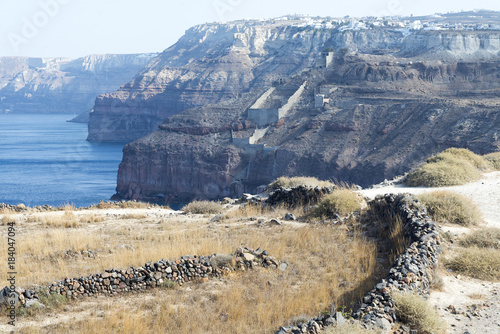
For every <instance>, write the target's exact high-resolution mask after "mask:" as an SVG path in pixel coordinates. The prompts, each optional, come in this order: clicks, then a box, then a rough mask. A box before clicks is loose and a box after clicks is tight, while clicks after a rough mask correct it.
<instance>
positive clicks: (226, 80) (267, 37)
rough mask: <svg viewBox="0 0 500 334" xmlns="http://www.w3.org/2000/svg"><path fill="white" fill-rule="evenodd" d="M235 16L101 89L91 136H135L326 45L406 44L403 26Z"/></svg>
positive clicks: (266, 78)
mask: <svg viewBox="0 0 500 334" xmlns="http://www.w3.org/2000/svg"><path fill="white" fill-rule="evenodd" d="M296 23H297V22H294V21H286V22H259V21H249V22H236V23H228V24H205V25H200V26H196V27H194V28H192V29H190V30H188V31H187V32H186V34H185V35H184V36H183V37H182V38H181V39H180V40H179V41H178V42H177V43H176V44H175V45H173V46H172V47H170V48H168V49H167V50H165V51H164V52H163V53H162V54H161V55H160V56H159V57H158V58H156V59H154V60H153V61H152V62H151V63H150V64H149V65H148V66H147V67H146V68H145V69H144V70H143V71H142V72H141V73H139V74H138V75H137V76H136V77H135V78H134V79H133V80H132V81H131V82H130V83H128V84H127V85H125V86H123V87H122V88H120V90H118V91H117V92H114V93H111V94H106V95H102V96H99V97H98V98H97V100H96V104H95V108H94V112H93V113H92V114H91V116H90V122H89V137H88V139H89V140H91V141H132V140H135V139H137V138H140V137H142V136H144V135H146V134H148V133H150V132H151V131H154V130H156V129H157V127H158V125H159V124H161V123H162V122H163V120H165V118H167V117H169V116H172V115H175V114H178V113H179V112H181V111H183V110H186V109H189V108H193V107H197V106H202V105H205V104H213V103H217V102H220V101H225V100H228V99H231V98H234V97H237V96H239V94H242V93H245V92H248V91H250V90H253V89H262V87H268V86H270V85H271V84H272V83H273V82H274V81H276V80H279V79H287V78H290V77H291V76H293V75H295V74H297V73H300V72H301V71H303V70H304V69H306V68H307V67H309V66H311V64H313V63H314V62H315V60H316V58H317V57H318V55H319V54H320V53H321V51H323V49H324V48H325V47H336V48H343V47H345V46H346V45H355V46H356V50H360V51H363V52H370V51H371V50H373V49H376V48H392V47H395V46H396V45H400V44H401V41H402V37H403V35H402V33H401V32H399V31H377V32H375V31H368V30H367V31H356V32H346V33H343V34H339V33H338V32H337V31H335V30H332V29H320V30H317V29H312V28H303V27H298V26H294V24H296Z"/></svg>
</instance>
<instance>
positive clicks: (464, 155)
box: [406, 148, 490, 187]
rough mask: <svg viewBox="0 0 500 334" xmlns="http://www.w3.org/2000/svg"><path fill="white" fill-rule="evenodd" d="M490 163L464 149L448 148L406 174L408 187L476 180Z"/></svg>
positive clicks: (446, 184)
mask: <svg viewBox="0 0 500 334" xmlns="http://www.w3.org/2000/svg"><path fill="white" fill-rule="evenodd" d="M489 166H490V163H489V162H488V161H486V159H485V158H484V157H482V156H479V155H477V154H475V153H473V152H471V151H469V150H466V149H457V148H450V149H447V150H445V151H443V152H441V153H439V154H437V155H435V156H433V157H430V158H429V159H427V162H426V163H425V164H423V165H421V166H420V167H418V168H417V169H415V170H414V171H412V172H411V173H410V174H409V175H408V179H407V181H406V184H407V185H408V186H410V187H419V186H423V187H443V186H454V185H461V184H465V183H468V182H472V181H475V180H478V179H479V178H480V176H481V174H480V172H481V171H484V170H488V168H489Z"/></svg>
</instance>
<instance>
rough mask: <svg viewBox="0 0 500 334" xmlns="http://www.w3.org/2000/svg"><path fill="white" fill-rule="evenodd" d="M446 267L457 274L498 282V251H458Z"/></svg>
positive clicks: (499, 252)
mask: <svg viewBox="0 0 500 334" xmlns="http://www.w3.org/2000/svg"><path fill="white" fill-rule="evenodd" d="M446 267H447V268H449V269H451V270H453V271H456V272H458V273H461V274H464V275H467V276H470V277H474V278H478V279H482V280H488V281H498V280H500V250H499V249H492V248H477V247H472V248H465V249H460V250H459V251H458V253H457V255H455V256H454V257H453V258H452V259H451V260H448V261H446Z"/></svg>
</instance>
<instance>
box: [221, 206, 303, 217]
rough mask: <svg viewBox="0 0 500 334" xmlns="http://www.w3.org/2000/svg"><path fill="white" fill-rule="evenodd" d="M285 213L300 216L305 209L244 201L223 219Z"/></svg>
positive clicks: (271, 215)
mask: <svg viewBox="0 0 500 334" xmlns="http://www.w3.org/2000/svg"><path fill="white" fill-rule="evenodd" d="M287 213H292V214H294V215H295V216H296V217H300V216H302V215H304V214H305V209H304V208H303V207H293V208H289V207H288V206H287V205H286V204H281V205H276V206H268V205H260V204H254V203H246V204H243V205H240V206H239V207H238V208H237V209H236V210H231V211H229V212H227V213H226V214H225V215H224V219H233V218H234V219H242V218H250V217H253V218H256V217H265V218H269V219H271V218H276V217H284V216H285V215H286V214H287Z"/></svg>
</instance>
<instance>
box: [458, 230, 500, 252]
mask: <svg viewBox="0 0 500 334" xmlns="http://www.w3.org/2000/svg"><path fill="white" fill-rule="evenodd" d="M460 245H462V246H464V247H479V248H495V249H500V229H499V228H496V227H489V228H482V229H480V230H475V231H473V232H471V233H469V234H466V235H464V236H463V237H462V238H461V239H460Z"/></svg>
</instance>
